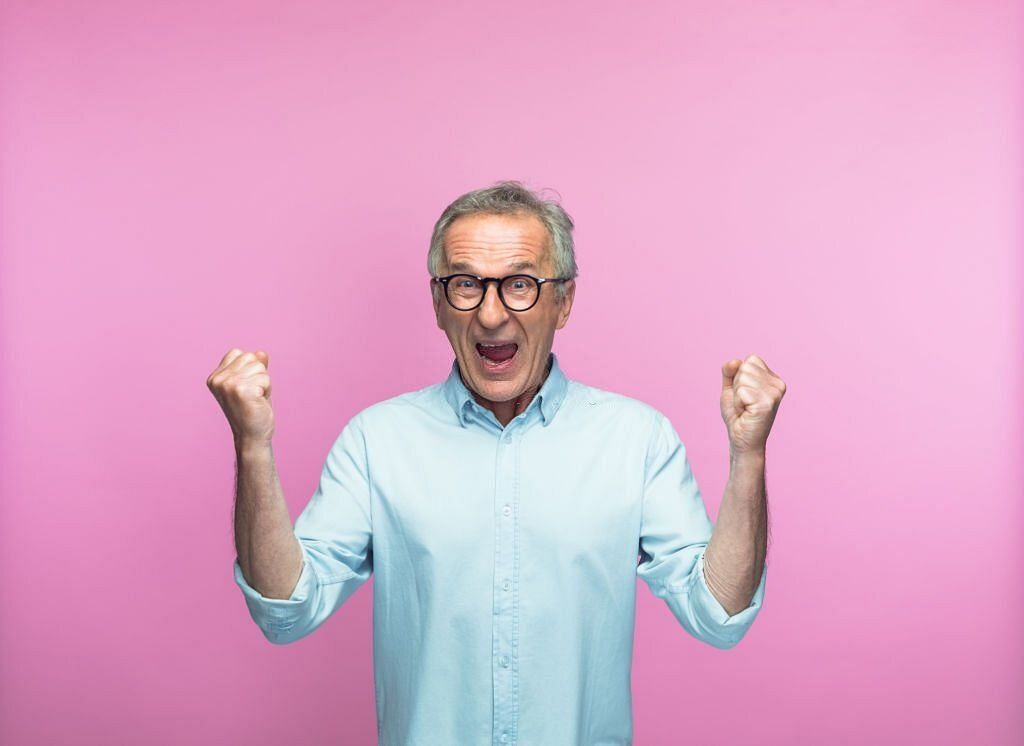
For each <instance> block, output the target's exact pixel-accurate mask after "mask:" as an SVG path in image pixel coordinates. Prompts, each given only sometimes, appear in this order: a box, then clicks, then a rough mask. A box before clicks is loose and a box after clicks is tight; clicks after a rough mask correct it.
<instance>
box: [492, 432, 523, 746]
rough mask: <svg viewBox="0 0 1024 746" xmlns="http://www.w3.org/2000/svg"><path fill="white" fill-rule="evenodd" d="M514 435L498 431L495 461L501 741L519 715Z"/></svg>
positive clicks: (495, 669) (497, 723) (495, 667)
mask: <svg viewBox="0 0 1024 746" xmlns="http://www.w3.org/2000/svg"><path fill="white" fill-rule="evenodd" d="M515 442H516V441H515V435H514V432H513V431H512V430H510V429H508V428H506V429H505V431H504V432H503V433H501V434H500V435H499V438H498V447H497V456H496V462H495V485H496V489H495V508H496V509H497V510H498V511H500V512H499V518H498V522H497V523H498V525H497V530H496V532H495V537H494V539H495V547H494V553H495V554H494V585H493V587H494V618H493V624H494V629H493V637H492V639H493V643H494V654H493V656H492V660H493V664H492V675H493V679H494V681H493V683H494V693H495V696H494V731H493V732H494V733H495V735H496V737H497V741H498V742H499V743H513V742H514V741H513V734H514V733H515V715H516V712H515V711H516V702H515V695H516V683H517V682H516V677H517V676H518V671H517V670H516V669H517V667H516V663H517V660H516V649H515V648H516V644H517V642H518V641H517V639H516V628H515V625H516V622H517V621H518V619H517V609H516V594H515V591H514V584H515V577H516V554H517V547H516V515H515V503H516V497H517V496H516V494H515V490H516V485H517V482H518V480H517V479H516V474H515V464H516V455H515V451H516V448H515Z"/></svg>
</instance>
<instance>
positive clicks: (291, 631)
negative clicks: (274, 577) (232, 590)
mask: <svg viewBox="0 0 1024 746" xmlns="http://www.w3.org/2000/svg"><path fill="white" fill-rule="evenodd" d="M294 532H295V536H296V538H297V539H298V540H299V545H300V547H301V548H302V571H301V574H300V575H299V579H298V582H297V583H296V584H295V589H294V590H293V591H292V593H291V596H290V597H289V598H287V599H277V598H266V597H265V596H263V595H262V594H261V593H260V592H259V591H257V590H256V589H255V588H253V587H252V586H250V585H249V583H248V582H246V580H245V577H244V576H243V575H242V568H241V566H240V565H239V564H238V558H237V557H236V558H235V560H234V579H235V583H236V584H237V585H238V587H239V588H240V589H241V591H242V595H243V597H244V599H245V604H246V606H247V607H248V609H249V615H250V616H251V617H252V620H253V621H254V622H255V623H256V625H257V626H258V627H259V628H260V629H261V630H262V631H263V634H264V636H265V637H266V638H267V639H268V640H270V641H271V642H273V643H276V644H281V645H283V644H286V643H290V642H294V641H295V640H298V639H300V638H302V637H305V636H306V635H308V634H310V633H311V632H313V631H314V630H315V629H316V628H317V627H319V626H320V625H321V624H323V623H324V622H325V621H326V620H327V619H328V618H329V617H330V616H331V615H332V614H333V613H334V612H335V611H337V610H338V609H339V608H340V607H341V605H342V604H343V603H345V601H346V600H348V599H349V597H351V596H352V594H353V593H355V592H356V590H357V589H358V588H359V587H360V586H361V585H362V584H363V583H365V582H366V580H367V579H368V578H369V577H370V574H371V573H372V572H373V545H372V536H373V530H372V519H371V512H370V482H369V473H368V468H367V459H366V443H365V439H364V437H363V433H362V430H361V428H360V426H359V422H358V416H357V417H356V418H353V419H352V420H350V421H349V423H348V424H347V425H346V426H345V428H344V429H343V430H342V432H341V434H340V435H339V436H338V437H337V439H336V440H335V442H334V444H333V445H332V446H331V449H330V451H329V452H328V454H327V458H326V459H325V461H324V467H323V471H322V472H321V475H320V482H319V484H318V485H317V488H316V490H315V492H314V493H313V496H312V498H311V499H310V500H309V502H308V503H307V504H306V507H305V508H304V509H303V510H302V512H301V513H300V514H299V517H298V518H297V519H296V520H295V527H294Z"/></svg>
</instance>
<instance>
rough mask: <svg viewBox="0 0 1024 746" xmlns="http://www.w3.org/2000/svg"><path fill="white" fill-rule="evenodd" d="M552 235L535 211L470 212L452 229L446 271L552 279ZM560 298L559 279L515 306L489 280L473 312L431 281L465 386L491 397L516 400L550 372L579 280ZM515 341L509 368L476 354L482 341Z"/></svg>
mask: <svg viewBox="0 0 1024 746" xmlns="http://www.w3.org/2000/svg"><path fill="white" fill-rule="evenodd" d="M549 240H550V239H549V236H548V232H547V229H546V228H545V227H544V224H543V223H542V222H541V221H540V219H539V218H537V217H536V216H534V215H529V214H521V215H465V216H463V217H460V218H457V219H456V220H455V221H454V222H452V224H451V225H449V226H448V231H447V233H446V234H445V267H444V268H443V270H442V274H455V273H457V272H465V273H466V274H472V275H479V276H480V277H505V276H507V275H513V274H520V273H522V274H529V275H533V276H534V277H554V276H555V274H554V270H555V268H554V263H553V261H552V257H551V255H550V251H549V250H548V244H549ZM565 285H566V288H565V289H566V295H565V298H564V299H563V300H562V301H561V302H559V301H556V300H555V286H556V283H552V282H549V283H545V284H544V285H542V286H541V288H540V297H539V298H538V300H537V303H536V304H535V305H534V306H533V307H532V308H530V309H528V310H526V311H510V310H509V309H507V308H505V306H504V304H503V303H502V302H501V299H500V298H499V297H498V287H497V284H496V283H493V282H489V283H487V288H486V293H485V295H484V299H483V302H482V303H481V304H480V305H479V306H478V307H477V308H475V309H473V310H472V311H459V310H457V309H455V308H452V307H451V306H450V305H449V304H448V301H447V300H445V297H444V288H443V287H442V286H441V285H440V284H432V287H433V295H434V313H435V314H436V316H437V325H438V327H439V328H441V329H443V330H444V332H445V334H447V335H448V341H449V342H451V345H452V349H453V350H454V351H455V356H456V358H457V360H458V363H459V369H460V370H461V371H462V376H463V378H464V379H465V382H466V384H467V385H468V387H469V388H470V389H471V390H472V391H475V392H476V393H477V394H478V395H480V396H482V397H483V398H485V399H488V400H490V401H494V402H504V401H509V400H515V399H517V398H519V397H520V396H522V395H523V394H524V393H525V392H527V391H529V390H530V389H532V388H534V387H536V386H538V385H539V383H540V381H541V379H542V378H543V377H544V374H545V371H546V369H547V361H548V355H549V353H550V352H551V343H552V341H553V340H554V336H555V330H556V329H561V328H562V327H563V326H565V322H566V321H568V319H569V311H570V309H571V308H572V300H573V294H574V293H575V282H574V281H572V280H570V281H569V282H566V283H565ZM509 342H511V343H515V344H516V345H518V348H517V349H516V354H515V356H514V357H513V358H512V360H511V362H510V363H509V364H508V367H507V368H504V366H503V369H498V370H495V369H494V368H493V367H489V364H488V362H487V361H486V360H485V359H484V358H483V356H482V355H481V354H480V353H479V352H478V348H477V345H478V344H504V343H509Z"/></svg>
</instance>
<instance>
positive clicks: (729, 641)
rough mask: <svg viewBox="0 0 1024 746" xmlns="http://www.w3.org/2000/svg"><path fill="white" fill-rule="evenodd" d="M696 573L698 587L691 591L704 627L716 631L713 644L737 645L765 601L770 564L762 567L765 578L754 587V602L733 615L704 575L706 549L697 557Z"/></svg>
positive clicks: (698, 616)
mask: <svg viewBox="0 0 1024 746" xmlns="http://www.w3.org/2000/svg"><path fill="white" fill-rule="evenodd" d="M705 549H706V547H705ZM696 576H697V577H696V579H695V580H694V584H695V588H694V591H693V592H691V594H690V595H691V598H692V600H693V613H694V615H695V616H696V617H697V619H698V620H699V621H700V622H701V626H702V627H704V628H705V629H707V630H709V631H713V633H714V634H713V636H712V637H713V640H712V644H713V645H715V647H719V648H723V649H724V648H731V647H733V646H734V645H736V644H737V643H738V642H739V641H740V639H742V637H743V635H745V634H746V632H747V629H749V628H750V625H751V624H753V623H754V617H756V616H757V614H758V612H759V611H760V610H761V606H762V604H763V603H764V586H765V580H766V579H767V577H768V564H767V563H765V565H764V568H763V569H762V570H761V581H760V582H759V583H758V585H757V589H756V590H755V591H754V596H753V598H751V600H750V605H749V606H747V608H745V609H742V610H740V611H738V612H736V613H735V614H733V615H732V616H729V612H727V611H726V610H725V607H723V606H722V604H721V603H720V602H719V600H718V599H717V598H715V595H714V594H713V593H712V592H711V589H710V588H709V587H708V581H707V578H706V577H704V552H701V553H700V556H699V557H698V558H697V569H696Z"/></svg>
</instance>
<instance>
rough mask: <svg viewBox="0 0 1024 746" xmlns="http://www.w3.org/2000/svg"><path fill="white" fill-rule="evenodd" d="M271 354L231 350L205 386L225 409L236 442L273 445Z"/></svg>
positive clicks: (259, 351)
mask: <svg viewBox="0 0 1024 746" xmlns="http://www.w3.org/2000/svg"><path fill="white" fill-rule="evenodd" d="M269 364H270V356H269V355H267V353H266V352H263V351H262V350H257V351H256V352H242V351H241V350H240V349H238V348H237V347H235V348H233V349H231V350H230V351H229V352H228V354H226V355H225V356H224V357H223V358H222V359H221V361H220V365H218V366H217V369H216V370H215V371H213V373H211V374H210V376H209V378H207V379H206V385H207V387H208V388H209V389H210V391H212V392H213V395H214V397H215V398H216V399H217V402H218V403H219V404H220V408H221V409H223V410H224V414H225V415H226V416H227V418H228V424H229V425H231V432H232V433H233V434H234V436H235V444H236V445H239V444H242V443H245V444H246V445H250V444H264V443H265V444H268V445H269V444H270V440H271V438H273V437H274V411H273V409H271V407H270V374H269V373H268V372H267V366H268V365H269Z"/></svg>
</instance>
